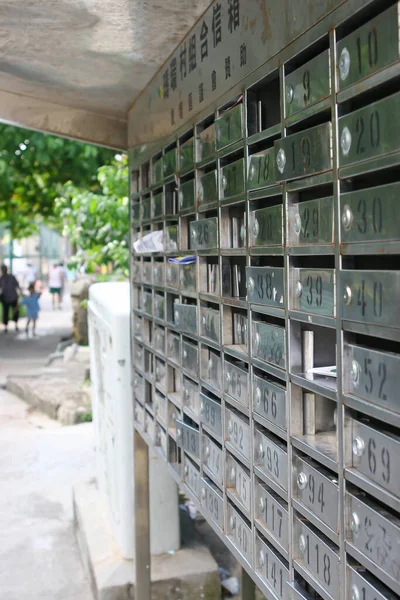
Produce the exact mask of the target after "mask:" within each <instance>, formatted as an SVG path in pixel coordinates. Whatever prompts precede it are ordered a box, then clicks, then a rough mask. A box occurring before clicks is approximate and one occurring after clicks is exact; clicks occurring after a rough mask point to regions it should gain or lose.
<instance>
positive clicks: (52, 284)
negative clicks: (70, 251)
mask: <svg viewBox="0 0 400 600" xmlns="http://www.w3.org/2000/svg"><path fill="white" fill-rule="evenodd" d="M63 284H64V273H63V270H62V268H61V267H60V265H57V264H56V263H55V264H54V265H53V266H52V267H51V269H50V271H49V291H50V294H51V298H52V304H53V310H55V309H56V304H57V308H58V309H59V310H61V308H62V307H61V304H62V289H63ZM56 298H57V302H56Z"/></svg>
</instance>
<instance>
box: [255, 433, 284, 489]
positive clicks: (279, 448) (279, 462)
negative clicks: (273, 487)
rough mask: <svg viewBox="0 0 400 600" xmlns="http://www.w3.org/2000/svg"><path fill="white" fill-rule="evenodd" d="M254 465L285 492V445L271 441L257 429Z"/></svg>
mask: <svg viewBox="0 0 400 600" xmlns="http://www.w3.org/2000/svg"><path fill="white" fill-rule="evenodd" d="M254 464H256V465H257V466H259V468H260V469H261V471H263V472H264V473H265V474H266V476H267V477H268V479H271V480H272V481H273V482H275V483H276V484H278V486H279V487H281V488H282V489H283V490H285V491H287V488H288V482H287V474H288V456H287V449H286V447H285V444H283V443H282V442H279V441H278V440H275V439H272V438H271V437H270V436H268V435H266V434H264V433H262V432H261V431H259V430H258V428H256V430H255V435H254Z"/></svg>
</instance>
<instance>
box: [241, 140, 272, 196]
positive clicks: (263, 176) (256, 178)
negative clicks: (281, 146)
mask: <svg viewBox="0 0 400 600" xmlns="http://www.w3.org/2000/svg"><path fill="white" fill-rule="evenodd" d="M275 184H276V174H275V150H274V148H268V150H263V151H262V152H256V153H255V154H252V155H251V156H250V160H249V169H248V174H247V188H248V189H249V190H256V189H257V188H262V187H269V186H271V185H275Z"/></svg>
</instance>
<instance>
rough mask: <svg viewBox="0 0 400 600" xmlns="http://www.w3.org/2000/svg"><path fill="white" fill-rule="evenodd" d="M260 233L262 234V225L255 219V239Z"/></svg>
mask: <svg viewBox="0 0 400 600" xmlns="http://www.w3.org/2000/svg"><path fill="white" fill-rule="evenodd" d="M259 233H260V223H259V222H258V219H256V218H255V219H254V223H253V234H254V237H257V236H258V234H259Z"/></svg>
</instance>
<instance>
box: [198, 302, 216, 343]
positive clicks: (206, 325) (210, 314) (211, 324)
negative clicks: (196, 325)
mask: <svg viewBox="0 0 400 600" xmlns="http://www.w3.org/2000/svg"><path fill="white" fill-rule="evenodd" d="M200 323H201V335H202V336H203V337H206V338H209V339H210V340H213V341H214V342H218V343H219V342H220V337H221V336H220V313H219V310H214V309H213V308H206V307H204V306H202V307H200Z"/></svg>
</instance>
